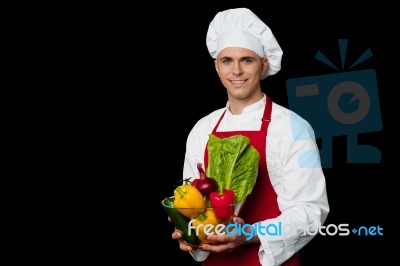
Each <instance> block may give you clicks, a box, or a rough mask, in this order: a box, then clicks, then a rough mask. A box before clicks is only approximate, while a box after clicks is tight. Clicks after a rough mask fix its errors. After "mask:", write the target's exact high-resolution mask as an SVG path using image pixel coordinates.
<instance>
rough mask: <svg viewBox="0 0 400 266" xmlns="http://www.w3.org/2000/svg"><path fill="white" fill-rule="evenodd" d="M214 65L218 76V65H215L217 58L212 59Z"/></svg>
mask: <svg viewBox="0 0 400 266" xmlns="http://www.w3.org/2000/svg"><path fill="white" fill-rule="evenodd" d="M214 66H215V70H216V71H217V73H218V76H219V71H218V66H217V59H215V60H214Z"/></svg>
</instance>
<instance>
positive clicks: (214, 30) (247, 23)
mask: <svg viewBox="0 0 400 266" xmlns="http://www.w3.org/2000/svg"><path fill="white" fill-rule="evenodd" d="M206 44H207V48H208V51H209V53H210V55H211V56H212V57H213V58H214V59H216V58H217V56H218V53H219V52H220V51H221V50H222V49H224V48H227V47H242V48H247V49H250V50H252V51H254V52H255V53H256V54H258V55H259V56H260V57H261V58H265V57H267V58H268V61H269V64H268V69H267V71H266V72H265V74H264V75H263V76H262V77H261V79H265V78H266V77H267V76H269V75H273V74H276V73H277V72H278V71H279V70H280V69H281V60H282V54H283V51H282V49H281V47H280V46H279V44H278V41H277V40H276V39H275V37H274V35H273V34H272V31H271V30H270V28H269V27H268V26H267V25H266V24H265V23H264V22H263V21H262V20H261V19H259V18H258V17H257V16H256V15H255V14H254V13H253V12H252V11H251V10H249V9H247V8H234V9H228V10H225V11H221V12H219V13H217V15H216V16H215V17H214V19H213V20H212V21H211V22H210V25H209V27H208V32H207V37H206Z"/></svg>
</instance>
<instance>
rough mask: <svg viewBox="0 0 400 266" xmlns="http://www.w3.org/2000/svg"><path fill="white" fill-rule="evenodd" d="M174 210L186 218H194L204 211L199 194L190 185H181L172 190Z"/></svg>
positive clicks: (201, 197) (202, 200) (204, 204)
mask: <svg viewBox="0 0 400 266" xmlns="http://www.w3.org/2000/svg"><path fill="white" fill-rule="evenodd" d="M174 196H175V198H174V205H175V208H177V210H178V211H179V212H180V213H181V214H182V215H184V216H186V217H188V218H191V219H192V218H195V217H197V216H198V215H199V213H202V212H204V210H205V209H206V201H205V200H204V197H203V195H202V194H201V192H200V191H199V190H198V189H197V188H195V187H194V186H192V185H182V186H179V187H177V188H176V189H175V190H174Z"/></svg>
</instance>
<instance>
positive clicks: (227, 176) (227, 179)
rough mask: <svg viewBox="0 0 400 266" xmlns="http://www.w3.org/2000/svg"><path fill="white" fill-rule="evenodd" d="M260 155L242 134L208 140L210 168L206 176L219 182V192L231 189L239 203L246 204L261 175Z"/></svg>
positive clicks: (210, 136) (212, 136)
mask: <svg viewBox="0 0 400 266" xmlns="http://www.w3.org/2000/svg"><path fill="white" fill-rule="evenodd" d="M259 159H260V154H259V153H258V151H257V149H255V148H254V147H253V146H251V145H250V139H249V138H248V137H246V136H242V135H234V136H232V137H229V138H219V137H217V136H215V135H213V134H210V135H209V139H208V167H207V169H206V175H207V176H208V177H210V178H213V179H215V180H216V181H217V183H218V191H219V192H220V193H222V192H223V190H224V189H231V190H232V191H233V192H234V193H235V200H236V202H237V203H240V202H243V201H244V200H245V199H246V197H247V195H249V194H250V193H251V191H252V190H253V187H254V184H255V182H256V178H257V174H258V161H259Z"/></svg>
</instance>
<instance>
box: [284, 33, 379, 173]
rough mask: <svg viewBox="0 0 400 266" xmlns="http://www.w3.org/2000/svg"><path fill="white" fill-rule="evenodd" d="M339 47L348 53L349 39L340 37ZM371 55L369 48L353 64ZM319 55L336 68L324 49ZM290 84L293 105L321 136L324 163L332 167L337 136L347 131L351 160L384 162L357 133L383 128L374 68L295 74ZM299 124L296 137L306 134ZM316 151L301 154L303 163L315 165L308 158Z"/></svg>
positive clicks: (305, 165) (377, 151)
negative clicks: (361, 142) (334, 143)
mask: <svg viewBox="0 0 400 266" xmlns="http://www.w3.org/2000/svg"><path fill="white" fill-rule="evenodd" d="M339 47H340V51H341V54H342V55H343V54H345V50H346V47H347V40H343V39H341V40H339ZM371 55H372V53H371V51H370V50H367V51H366V52H365V53H364V54H363V55H362V56H361V57H360V58H359V59H358V60H357V61H356V62H355V63H354V64H353V65H352V66H351V67H353V66H355V65H357V64H358V63H360V62H362V61H364V60H365V59H366V58H368V57H369V56H371ZM316 58H317V59H318V60H320V61H322V62H324V63H325V64H327V65H330V66H332V67H334V68H336V67H335V66H334V65H333V64H332V63H331V62H330V61H329V60H328V59H327V58H326V57H325V56H323V55H322V54H321V53H320V52H318V53H317V55H316ZM342 66H344V57H342ZM351 67H350V68H351ZM336 69H337V68H336ZM286 87H287V95H288V102H289V108H290V109H291V110H293V111H294V112H296V113H297V114H298V115H300V116H302V117H303V118H305V119H306V120H307V121H308V122H310V124H311V125H312V127H313V129H314V131H315V135H316V138H321V147H320V156H321V164H322V167H325V168H330V167H332V155H333V154H332V145H333V141H332V139H333V137H334V136H343V135H345V136H346V138H347V162H348V163H379V162H380V160H381V153H380V150H379V149H378V148H376V147H374V146H371V145H360V144H358V141H357V138H358V135H357V134H360V133H368V132H375V131H380V130H381V129H382V120H381V112H380V106H379V95H378V86H377V80H376V72H375V70H374V69H366V70H358V71H347V72H339V73H333V74H326V75H318V76H309V77H301V78H293V79H289V80H287V82H286ZM293 121H294V120H293ZM296 128H297V126H296V125H295V124H293V123H292V129H293V136H294V138H295V139H298V140H301V139H302V135H301V134H299V132H296V131H297V130H296ZM312 152H313V151H310V152H307V153H309V154H304V156H303V159H302V157H301V158H300V163H301V165H302V166H303V167H312V166H310V165H307V158H309V156H310V154H311V156H312ZM314 155H315V154H314Z"/></svg>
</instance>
